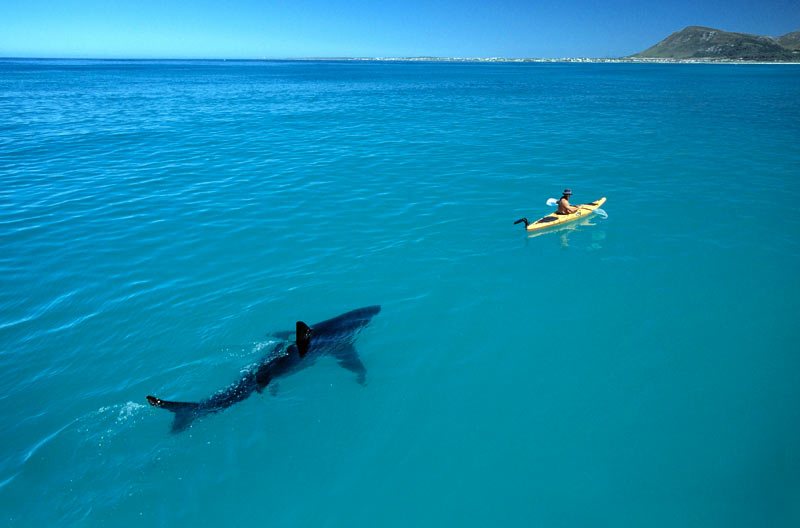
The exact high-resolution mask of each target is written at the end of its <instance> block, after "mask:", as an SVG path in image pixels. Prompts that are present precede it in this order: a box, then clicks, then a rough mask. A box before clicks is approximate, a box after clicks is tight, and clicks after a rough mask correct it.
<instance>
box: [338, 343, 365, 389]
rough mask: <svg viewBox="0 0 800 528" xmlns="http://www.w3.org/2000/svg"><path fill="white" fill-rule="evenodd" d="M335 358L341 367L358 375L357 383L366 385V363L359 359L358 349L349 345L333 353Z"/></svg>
mask: <svg viewBox="0 0 800 528" xmlns="http://www.w3.org/2000/svg"><path fill="white" fill-rule="evenodd" d="M333 357H335V358H336V361H338V362H339V366H340V367H342V368H343V369H345V370H349V371H350V372H352V373H354V374H355V375H356V381H357V382H358V384H359V385H365V384H366V382H367V368H366V367H365V366H364V363H362V362H361V358H359V357H358V352H356V347H354V346H353V345H348V346H346V347H344V348H341V349H339V350H337V351H336V352H334V353H333Z"/></svg>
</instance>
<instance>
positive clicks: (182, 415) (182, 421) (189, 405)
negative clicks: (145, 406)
mask: <svg viewBox="0 0 800 528" xmlns="http://www.w3.org/2000/svg"><path fill="white" fill-rule="evenodd" d="M147 402H148V403H149V404H150V405H152V406H153V407H161V408H162V409H166V410H168V411H171V412H173V413H175V419H174V420H173V422H172V432H173V433H179V432H181V431H183V430H184V429H186V428H187V427H189V426H190V425H191V424H192V421H194V419H195V418H196V417H197V409H198V407H199V406H200V404H199V403H194V402H174V401H167V400H162V399H161V398H156V397H155V396H148V397H147Z"/></svg>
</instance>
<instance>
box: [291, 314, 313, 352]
mask: <svg viewBox="0 0 800 528" xmlns="http://www.w3.org/2000/svg"><path fill="white" fill-rule="evenodd" d="M295 329H296V332H295V333H296V339H297V350H298V351H299V352H300V357H303V356H305V355H306V353H307V352H308V347H309V346H311V335H312V333H313V332H312V330H311V327H310V326H308V325H307V324H305V323H304V322H303V321H297V323H296V325H295Z"/></svg>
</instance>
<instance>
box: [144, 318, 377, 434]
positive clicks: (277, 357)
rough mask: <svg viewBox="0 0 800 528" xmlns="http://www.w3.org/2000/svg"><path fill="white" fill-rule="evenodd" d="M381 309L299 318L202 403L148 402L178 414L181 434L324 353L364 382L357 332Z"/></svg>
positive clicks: (175, 429) (176, 427)
mask: <svg viewBox="0 0 800 528" xmlns="http://www.w3.org/2000/svg"><path fill="white" fill-rule="evenodd" d="M380 311H381V307H380V306H367V307H365V308H359V309H357V310H353V311H350V312H347V313H343V314H342V315H339V316H337V317H334V318H333V319H328V320H327V321H322V322H321V323H317V324H315V325H313V326H311V327H309V326H308V325H307V324H305V323H304V322H302V321H298V322H297V324H296V328H295V332H291V331H288V332H278V333H275V334H273V336H275V337H277V338H280V339H282V340H284V341H283V342H281V343H278V344H277V345H275V347H274V348H273V349H272V350H271V351H270V352H269V354H267V355H266V356H265V357H264V358H263V359H262V360H261V361H259V362H258V363H257V364H256V365H254V366H253V367H252V368H250V369H249V370H248V371H247V372H246V373H245V374H244V376H242V377H241V378H240V379H239V381H237V382H236V383H234V384H233V385H231V386H229V387H228V388H226V389H223V390H221V391H219V392H217V393H216V394H214V395H213V396H211V397H210V398H207V399H205V400H202V401H199V402H177V401H167V400H162V399H160V398H156V397H155V396H148V397H147V401H148V402H149V403H150V405H152V406H153V407H160V408H162V409H166V410H168V411H172V412H173V413H175V419H174V421H173V422H172V432H173V433H178V432H181V431H184V430H186V429H187V428H188V427H189V426H190V425H191V424H192V422H193V421H194V420H196V419H198V418H201V417H203V416H206V415H208V414H213V413H218V412H220V411H222V410H224V409H227V408H228V407H230V406H231V405H233V404H234V403H238V402H240V401H243V400H245V399H247V398H248V397H250V395H251V394H253V392H259V393H260V392H262V391H263V390H264V388H265V387H267V386H268V385H269V384H270V383H271V382H273V381H274V380H275V379H277V378H280V377H283V376H288V375H289V374H294V373H295V372H297V371H300V370H302V369H304V368H307V367H310V366H311V365H313V364H314V363H315V362H316V360H317V359H319V358H320V357H322V356H331V357H333V358H335V359H336V360H337V361H338V362H339V365H341V366H342V367H343V368H345V369H347V370H349V371H351V372H353V373H355V374H356V376H357V381H358V382H359V383H360V384H362V385H363V384H364V383H365V382H366V374H367V370H366V369H365V368H364V364H363V363H362V362H361V359H359V357H358V353H357V352H356V349H355V346H354V344H353V341H354V340H355V337H356V335H357V334H358V332H359V331H360V330H361V329H362V328H364V327H365V326H366V325H368V324H369V322H370V321H371V320H372V318H373V317H375V315H377V314H378V312H380ZM293 333H294V334H295V336H296V338H295V342H294V343H290V342H288V341H287V340H288V339H289V338H290V337H291V335H292V334H293Z"/></svg>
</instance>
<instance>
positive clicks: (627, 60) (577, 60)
mask: <svg viewBox="0 0 800 528" xmlns="http://www.w3.org/2000/svg"><path fill="white" fill-rule="evenodd" d="M0 61H75V62H77V61H96V62H442V63H499V64H504V63H505V64H508V63H511V64H519V63H534V64H563V63H566V64H761V65H765V64H766V65H772V64H786V65H800V62H788V61H750V60H735V59H714V58H705V59H704V58H697V59H668V58H640V57H635V58H631V57H620V58H589V57H562V58H507V57H289V58H266V57H265V58H260V59H198V58H193V59H181V58H169V59H165V58H137V59H130V58H87V57H83V58H59V57H0Z"/></svg>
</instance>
